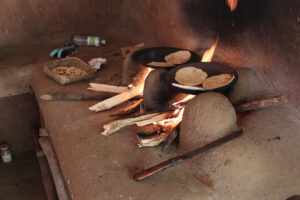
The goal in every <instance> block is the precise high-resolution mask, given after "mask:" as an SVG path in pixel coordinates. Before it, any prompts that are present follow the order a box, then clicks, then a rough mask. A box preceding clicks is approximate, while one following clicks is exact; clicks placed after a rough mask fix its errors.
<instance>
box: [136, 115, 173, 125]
mask: <svg viewBox="0 0 300 200" xmlns="http://www.w3.org/2000/svg"><path fill="white" fill-rule="evenodd" d="M173 116H174V113H173V112H166V113H162V114H159V115H156V116H154V117H151V118H149V119H146V120H143V121H140V122H137V123H136V125H137V126H146V125H149V124H154V123H158V122H159V121H162V120H165V119H167V118H170V117H173Z"/></svg>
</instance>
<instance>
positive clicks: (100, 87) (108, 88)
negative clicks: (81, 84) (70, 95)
mask: <svg viewBox="0 0 300 200" xmlns="http://www.w3.org/2000/svg"><path fill="white" fill-rule="evenodd" d="M88 90H92V91H95V92H109V93H122V92H126V91H128V87H124V86H115V85H108V84H101V83H89V87H88Z"/></svg>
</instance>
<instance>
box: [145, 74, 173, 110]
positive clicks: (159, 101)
mask: <svg viewBox="0 0 300 200" xmlns="http://www.w3.org/2000/svg"><path fill="white" fill-rule="evenodd" d="M166 73H167V70H164V69H158V70H154V71H152V72H151V73H150V74H149V76H148V77H147V79H146V81H145V87H144V108H145V110H146V111H165V110H166V109H168V104H169V101H170V99H171V98H172V97H173V96H174V95H172V92H171V90H170V85H169V84H168V80H167V77H166V76H165V75H166Z"/></svg>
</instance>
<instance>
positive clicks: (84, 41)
mask: <svg viewBox="0 0 300 200" xmlns="http://www.w3.org/2000/svg"><path fill="white" fill-rule="evenodd" d="M72 41H73V42H74V43H75V44H77V45H78V46H94V47H99V46H104V45H106V40H105V39H103V38H100V37H98V36H82V35H74V36H73V38H72Z"/></svg>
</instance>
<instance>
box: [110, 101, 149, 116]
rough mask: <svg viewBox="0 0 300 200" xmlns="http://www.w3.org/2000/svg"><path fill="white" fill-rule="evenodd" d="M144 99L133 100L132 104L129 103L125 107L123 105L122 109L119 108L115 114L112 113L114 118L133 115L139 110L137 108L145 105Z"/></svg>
mask: <svg viewBox="0 0 300 200" xmlns="http://www.w3.org/2000/svg"><path fill="white" fill-rule="evenodd" d="M143 101H144V99H143V98H141V99H137V100H133V101H132V102H129V103H125V105H121V107H120V108H118V110H116V111H114V113H112V114H111V115H112V116H120V115H128V114H131V113H133V112H134V111H135V110H137V108H138V107H139V106H140V105H141V103H143Z"/></svg>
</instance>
